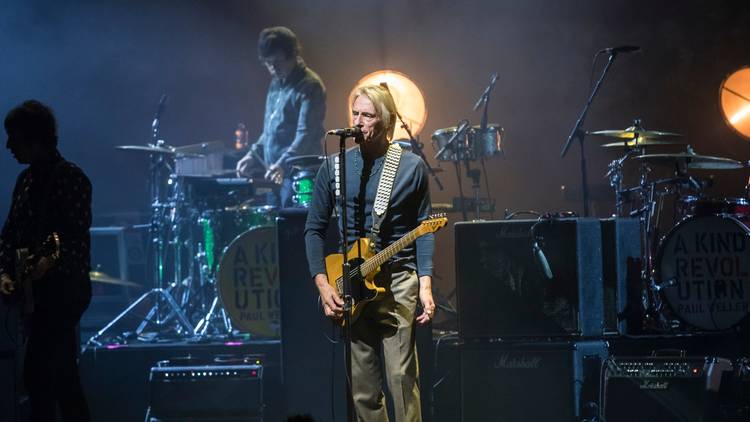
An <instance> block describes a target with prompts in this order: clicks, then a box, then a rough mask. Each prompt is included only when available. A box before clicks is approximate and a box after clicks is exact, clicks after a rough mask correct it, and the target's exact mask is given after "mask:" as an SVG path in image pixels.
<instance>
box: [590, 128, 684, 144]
mask: <svg viewBox="0 0 750 422" xmlns="http://www.w3.org/2000/svg"><path fill="white" fill-rule="evenodd" d="M588 134H589V135H597V136H606V137H609V138H618V139H622V140H623V141H621V142H612V143H608V144H604V145H602V146H603V147H627V148H634V147H639V146H653V145H675V144H682V143H683V142H681V141H679V140H677V139H672V138H680V137H682V135H681V134H679V133H673V132H663V131H660V130H645V129H643V128H642V127H640V125H639V126H630V127H629V128H627V129H624V130H597V131H595V132H589V133H588Z"/></svg>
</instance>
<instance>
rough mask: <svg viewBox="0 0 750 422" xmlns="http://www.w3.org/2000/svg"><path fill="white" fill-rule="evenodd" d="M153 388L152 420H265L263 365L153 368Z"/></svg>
mask: <svg viewBox="0 0 750 422" xmlns="http://www.w3.org/2000/svg"><path fill="white" fill-rule="evenodd" d="M149 385H150V400H149V401H150V403H149V418H150V420H154V419H155V420H157V421H164V422H168V421H175V422H176V421H186V420H188V421H255V420H258V421H260V420H262V419H263V366H262V365H259V364H255V363H253V364H229V365H226V364H213V365H195V366H172V365H169V364H168V363H167V364H166V365H163V366H155V367H153V368H151V374H150V377H149ZM147 420H149V419H147Z"/></svg>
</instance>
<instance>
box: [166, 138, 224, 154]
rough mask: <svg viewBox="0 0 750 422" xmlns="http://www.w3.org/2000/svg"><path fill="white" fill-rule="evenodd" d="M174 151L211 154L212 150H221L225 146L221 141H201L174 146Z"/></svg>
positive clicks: (178, 152)
mask: <svg viewBox="0 0 750 422" xmlns="http://www.w3.org/2000/svg"><path fill="white" fill-rule="evenodd" d="M173 149H174V152H175V153H176V154H179V155H185V154H189V155H192V154H198V155H203V154H211V153H214V152H223V151H224V150H225V149H226V147H225V146H224V143H223V142H221V141H211V142H201V143H199V144H191V145H183V146H180V147H174V148H173Z"/></svg>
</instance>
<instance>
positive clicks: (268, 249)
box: [217, 227, 281, 338]
mask: <svg viewBox="0 0 750 422" xmlns="http://www.w3.org/2000/svg"><path fill="white" fill-rule="evenodd" d="M276 255H277V252H276V230H275V229H274V228H273V227H256V228H252V229H250V230H248V231H246V232H245V233H242V234H241V235H240V236H238V237H237V238H235V239H234V240H233V241H232V243H230V244H229V247H227V248H226V251H225V252H224V255H223V256H222V257H221V262H220V263H219V268H218V270H217V275H218V277H217V282H218V287H219V297H220V298H221V303H222V304H223V305H224V309H225V310H226V311H227V313H229V317H230V319H231V321H232V324H233V325H234V326H235V327H236V328H237V329H239V330H240V331H243V332H249V333H252V334H254V335H256V336H258V337H266V338H279V337H280V334H281V296H280V290H279V267H278V260H277V256H276Z"/></svg>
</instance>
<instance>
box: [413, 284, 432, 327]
mask: <svg viewBox="0 0 750 422" xmlns="http://www.w3.org/2000/svg"><path fill="white" fill-rule="evenodd" d="M419 301H420V303H421V304H422V313H421V314H419V315H418V316H417V323H418V324H419V325H425V324H427V323H428V322H430V320H431V319H432V317H433V316H434V315H435V301H434V300H433V299H432V277H430V276H428V275H424V276H421V277H419Z"/></svg>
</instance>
